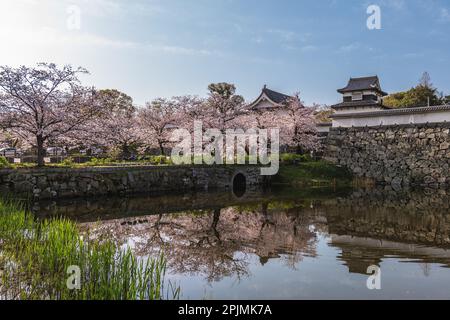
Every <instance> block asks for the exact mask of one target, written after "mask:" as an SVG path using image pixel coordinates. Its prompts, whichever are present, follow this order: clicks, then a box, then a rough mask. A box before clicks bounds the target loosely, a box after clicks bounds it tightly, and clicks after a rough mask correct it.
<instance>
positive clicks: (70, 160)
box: [61, 157, 75, 167]
mask: <svg viewBox="0 0 450 320" xmlns="http://www.w3.org/2000/svg"><path fill="white" fill-rule="evenodd" d="M74 164H75V162H74V161H73V158H72V157H67V158H65V159H64V160H63V161H62V162H61V165H62V166H65V167H72V166H73V165H74Z"/></svg>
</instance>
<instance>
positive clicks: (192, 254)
mask: <svg viewBox="0 0 450 320" xmlns="http://www.w3.org/2000/svg"><path fill="white" fill-rule="evenodd" d="M33 210H34V212H35V213H36V214H37V215H38V216H40V217H49V216H55V215H57V216H67V217H70V218H71V219H75V220H76V221H78V223H79V224H80V225H81V227H82V228H83V229H84V230H89V231H90V233H91V235H92V236H94V237H101V236H110V237H112V238H114V240H115V241H117V242H119V243H120V244H121V245H122V246H124V247H126V246H130V247H132V248H133V250H134V251H135V252H136V253H137V254H138V255H139V256H142V257H147V256H153V255H157V254H158V253H159V252H160V251H161V250H163V251H164V253H165V256H166V258H167V262H168V271H167V280H169V281H171V282H172V283H175V284H177V285H179V286H180V287H181V298H182V299H416V298H423V299H432V298H434V299H450V193H447V192H445V191H436V190H422V191H406V190H403V191H402V190H400V191H399V190H397V191H394V190H390V189H389V188H386V189H384V188H381V189H379V188H375V189H364V190H355V189H351V190H330V189H299V190H295V189H292V188H288V189H274V190H272V191H265V192H262V191H258V190H254V191H252V190H247V191H246V192H245V193H240V194H239V195H238V196H237V195H236V194H234V193H232V192H214V193H196V194H182V195H170V196H146V197H142V196H140V197H133V198H102V199H90V200H86V199H83V200H70V201H60V202H47V203H45V202H42V203H36V204H34V205H33ZM371 266H372V267H376V268H379V271H380V272H379V274H378V276H379V277H377V278H376V279H375V278H374V277H373V278H371V281H369V284H370V286H369V287H371V288H373V287H378V288H380V289H372V290H370V289H369V288H368V285H367V282H368V279H369V276H370V274H369V272H368V269H369V268H370V267H371ZM374 279H375V280H374Z"/></svg>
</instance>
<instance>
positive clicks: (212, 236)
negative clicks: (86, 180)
mask: <svg viewBox="0 0 450 320" xmlns="http://www.w3.org/2000/svg"><path fill="white" fill-rule="evenodd" d="M302 210H303V209H302V208H301V207H293V208H290V209H284V208H283V209H276V208H275V209H273V208H272V209H269V205H268V204H267V203H264V204H262V205H260V206H258V207H253V208H250V209H249V208H235V207H231V208H225V209H220V208H216V209H212V210H208V211H202V212H198V211H197V212H195V213H193V212H186V213H182V214H169V215H163V214H160V215H155V216H147V217H145V218H142V217H141V218H138V219H139V220H138V221H137V223H136V221H133V220H132V219H122V220H113V221H109V222H101V223H100V224H99V225H98V226H95V225H94V226H90V229H91V233H92V234H93V235H94V236H95V235H101V234H103V233H104V232H105V231H106V230H110V234H112V235H113V236H114V237H115V239H116V240H117V241H118V242H120V243H126V242H127V241H128V243H129V239H133V243H134V245H135V250H136V251H137V253H138V254H140V255H147V254H152V253H155V252H156V251H158V250H159V249H160V248H163V249H164V251H165V253H166V257H167V259H168V266H169V268H170V269H171V270H173V271H174V272H176V273H187V274H202V275H204V276H205V277H206V278H207V279H208V281H219V280H220V279H222V278H223V277H231V276H236V277H237V278H238V279H239V278H241V277H242V276H246V275H248V273H249V270H248V264H249V255H250V254H256V255H257V256H259V257H260V261H261V263H262V264H265V263H266V262H267V261H269V259H272V258H277V259H279V258H281V259H285V260H286V263H287V265H288V266H289V267H291V268H295V267H296V266H297V265H298V263H299V262H300V261H301V260H302V257H303V255H313V256H314V255H315V241H316V239H315V234H314V233H313V232H311V231H310V230H309V221H308V218H307V216H306V215H305V214H303V213H302V212H301V211H302Z"/></svg>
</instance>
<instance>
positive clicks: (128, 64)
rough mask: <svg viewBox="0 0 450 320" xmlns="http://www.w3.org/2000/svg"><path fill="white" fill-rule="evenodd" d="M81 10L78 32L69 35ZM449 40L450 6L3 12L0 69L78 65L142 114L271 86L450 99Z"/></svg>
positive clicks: (84, 5)
mask: <svg viewBox="0 0 450 320" xmlns="http://www.w3.org/2000/svg"><path fill="white" fill-rule="evenodd" d="M371 4H375V5H378V6H380V8H381V18H382V29H381V30H369V29H368V28H367V27H366V20H367V18H368V16H369V15H368V14H367V13H366V10H367V7H368V6H369V5H371ZM73 5H75V6H76V7H75V8H78V9H79V10H80V22H81V24H80V28H69V27H68V21H69V19H71V18H73V13H74V11H73V7H71V6H73ZM71 8H72V9H71ZM71 10H72V11H71ZM70 21H72V20H70ZM449 34H450V2H449V1H447V0H372V1H365V0H362V1H361V0H359V1H358V0H316V1H313V0H303V1H302V0H280V1H275V0H147V1H143V0H136V1H133V0H131V1H120V0H78V1H77V0H72V1H65V0H62V1H59V0H2V1H1V2H0V41H1V43H2V47H1V50H0V64H2V65H4V64H8V65H21V64H27V65H29V64H34V63H36V62H39V61H54V62H56V63H59V64H62V63H70V64H73V65H81V66H84V67H85V68H87V69H88V70H89V71H90V72H91V75H90V76H88V77H85V78H83V81H84V82H85V83H86V84H93V85H95V86H97V87H99V88H117V89H119V90H122V91H124V92H126V93H128V94H129V95H131V96H132V97H133V98H134V100H135V102H136V103H138V104H143V103H144V102H145V101H148V100H150V99H152V98H155V97H160V96H162V97H166V96H167V97H169V96H174V95H184V94H196V95H200V96H205V95H206V93H207V92H206V91H207V90H206V88H207V86H208V84H209V83H211V82H220V81H226V82H232V83H235V84H236V86H237V88H238V92H239V93H240V94H242V95H244V97H245V98H246V100H248V101H249V100H252V99H254V98H256V97H257V96H258V94H259V93H260V90H261V88H262V86H263V85H264V84H267V85H268V86H269V87H271V88H273V89H275V90H279V91H281V92H284V93H294V92H296V91H300V92H301V95H302V97H303V100H305V101H306V102H307V103H308V104H311V103H313V102H317V103H326V104H331V103H334V102H336V101H338V100H339V99H340V97H339V94H338V93H337V92H336V89H338V88H339V87H343V86H345V84H346V82H347V80H348V78H349V77H350V76H353V77H356V76H365V75H372V74H377V75H379V76H380V78H381V82H382V86H383V89H384V90H385V91H388V92H395V91H400V90H405V89H408V88H410V87H412V86H413V85H415V84H416V83H417V82H418V79H419V78H420V76H421V74H422V72H424V71H428V72H429V73H430V74H431V77H432V81H433V83H434V84H435V86H437V87H438V88H439V89H440V90H442V91H444V92H445V93H447V94H450V72H449V70H450V68H449V64H450V36H449Z"/></svg>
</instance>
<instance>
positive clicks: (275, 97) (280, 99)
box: [263, 87, 291, 104]
mask: <svg viewBox="0 0 450 320" xmlns="http://www.w3.org/2000/svg"><path fill="white" fill-rule="evenodd" d="M263 92H264V93H265V94H266V96H268V97H269V99H270V100H272V101H273V102H275V103H277V104H282V103H284V102H286V100H288V99H290V98H291V97H290V96H288V95H286V94H283V93H280V92H276V91H273V90H270V89H267V87H264V89H263Z"/></svg>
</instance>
